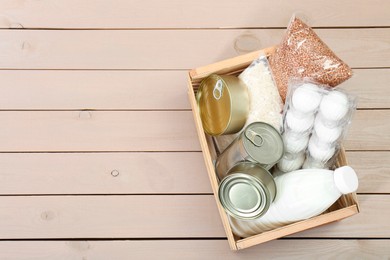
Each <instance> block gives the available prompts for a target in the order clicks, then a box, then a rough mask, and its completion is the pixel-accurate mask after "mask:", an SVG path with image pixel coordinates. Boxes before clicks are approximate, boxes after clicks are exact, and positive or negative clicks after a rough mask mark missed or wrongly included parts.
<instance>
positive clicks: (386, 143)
mask: <svg viewBox="0 0 390 260" xmlns="http://www.w3.org/2000/svg"><path fill="white" fill-rule="evenodd" d="M389 132H390V111H389V110H360V111H357V112H356V113H355V115H354V116H353V121H352V124H351V126H350V129H349V130H348V136H347V138H346V141H345V142H344V144H345V148H346V149H347V150H388V149H389V147H390V135H389Z"/></svg>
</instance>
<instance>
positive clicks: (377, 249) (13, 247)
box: [0, 239, 390, 260]
mask: <svg viewBox="0 0 390 260" xmlns="http://www.w3.org/2000/svg"><path fill="white" fill-rule="evenodd" d="M388 245H389V240H364V239H361V240H342V239H334V240H330V239H321V240H312V239H305V240H298V239H291V240H277V241H271V242H268V243H265V244H261V245H257V246H255V247H252V248H249V249H246V250H244V251H240V252H231V251H229V249H228V246H227V242H226V241H225V240H182V241H178V240H173V241H162V240H159V241H1V242H0V258H1V259H7V260H23V259H26V260H27V259H28V260H52V259H57V260H76V259H77V260H79V259H94V260H106V259H117V260H120V259H129V256H131V258H132V259H156V254H158V257H159V258H160V259H180V260H181V259H183V258H184V257H185V259H189V260H191V259H194V260H195V259H204V260H207V259H210V260H214V259H226V260H238V259H249V260H250V259H253V260H258V259H259V258H262V259H263V258H264V259H275V258H277V259H288V260H290V259H299V260H300V259H313V258H315V259H322V258H325V256H326V258H332V259H336V258H337V259H388V258H389V257H390V249H389V247H388ZM21 248H23V250H21ZM156 252H158V253H156Z"/></svg>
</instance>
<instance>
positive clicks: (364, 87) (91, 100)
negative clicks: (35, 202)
mask: <svg viewBox="0 0 390 260" xmlns="http://www.w3.org/2000/svg"><path fill="white" fill-rule="evenodd" d="M186 77H187V72H186V71H89V70H88V71H72V70H69V71H63V70H59V71H58V70H43V71H41V70H25V71H15V70H0V82H2V86H1V88H0V109H4V110H29V109H37V110H67V109H69V110H74V109H98V110H99V109H101V110H112V109H189V108H190V105H189V103H188V99H187V95H186V89H185V87H184V84H185V82H186ZM388 82H390V69H357V70H354V76H353V77H352V78H351V79H350V80H348V81H346V82H345V83H344V84H343V85H342V88H344V89H347V90H348V91H350V92H351V93H353V94H354V95H356V96H357V97H358V107H359V108H390V88H389V87H388ZM42 93H45V94H44V95H42Z"/></svg>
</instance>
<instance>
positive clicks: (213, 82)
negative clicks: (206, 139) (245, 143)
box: [196, 74, 249, 136]
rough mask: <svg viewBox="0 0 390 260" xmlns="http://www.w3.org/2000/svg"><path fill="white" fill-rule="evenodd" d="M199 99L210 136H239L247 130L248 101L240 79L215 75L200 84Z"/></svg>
mask: <svg viewBox="0 0 390 260" xmlns="http://www.w3.org/2000/svg"><path fill="white" fill-rule="evenodd" d="M196 98H197V103H198V108H199V114H200V118H201V120H202V125H203V129H204V131H205V132H206V133H207V134H209V135H214V136H215V135H221V134H229V133H236V132H238V131H239V130H241V128H242V127H243V126H244V124H245V121H246V117H247V113H248V110H249V101H248V100H249V98H248V93H247V89H246V86H245V85H244V83H243V82H242V81H241V80H240V79H239V78H237V77H234V76H230V75H224V76H219V75H216V74H212V75H210V76H208V77H207V78H205V79H204V80H203V81H202V82H201V83H200V86H199V90H198V92H197V95H196Z"/></svg>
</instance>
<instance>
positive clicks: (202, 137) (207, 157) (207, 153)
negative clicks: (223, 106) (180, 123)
mask: <svg viewBox="0 0 390 260" xmlns="http://www.w3.org/2000/svg"><path fill="white" fill-rule="evenodd" d="M188 98H189V100H190V103H191V108H192V113H193V116H194V120H195V126H196V131H197V133H198V136H199V141H200V145H201V148H202V152H203V158H204V161H205V164H206V169H207V173H208V176H209V179H210V183H211V188H212V190H213V193H214V198H215V200H216V204H217V208H218V212H219V215H220V216H221V220H222V224H223V227H224V229H225V232H226V236H227V238H228V242H229V245H230V248H231V249H232V250H237V246H236V242H235V239H234V235H233V232H232V230H231V228H230V224H229V220H228V218H227V216H226V214H225V210H224V209H223V208H222V206H221V205H220V203H219V199H218V178H217V175H216V174H215V170H214V164H213V158H212V157H211V155H212V154H214V156H215V157H216V154H215V150H214V147H213V146H212V144H211V143H210V139H208V140H207V139H206V134H205V133H204V131H203V126H202V122H201V119H200V115H199V112H198V108H197V103H196V98H195V93H194V89H193V87H192V82H191V78H189V84H188ZM209 146H210V147H209ZM211 151H212V153H211ZM215 157H214V158H215Z"/></svg>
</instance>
